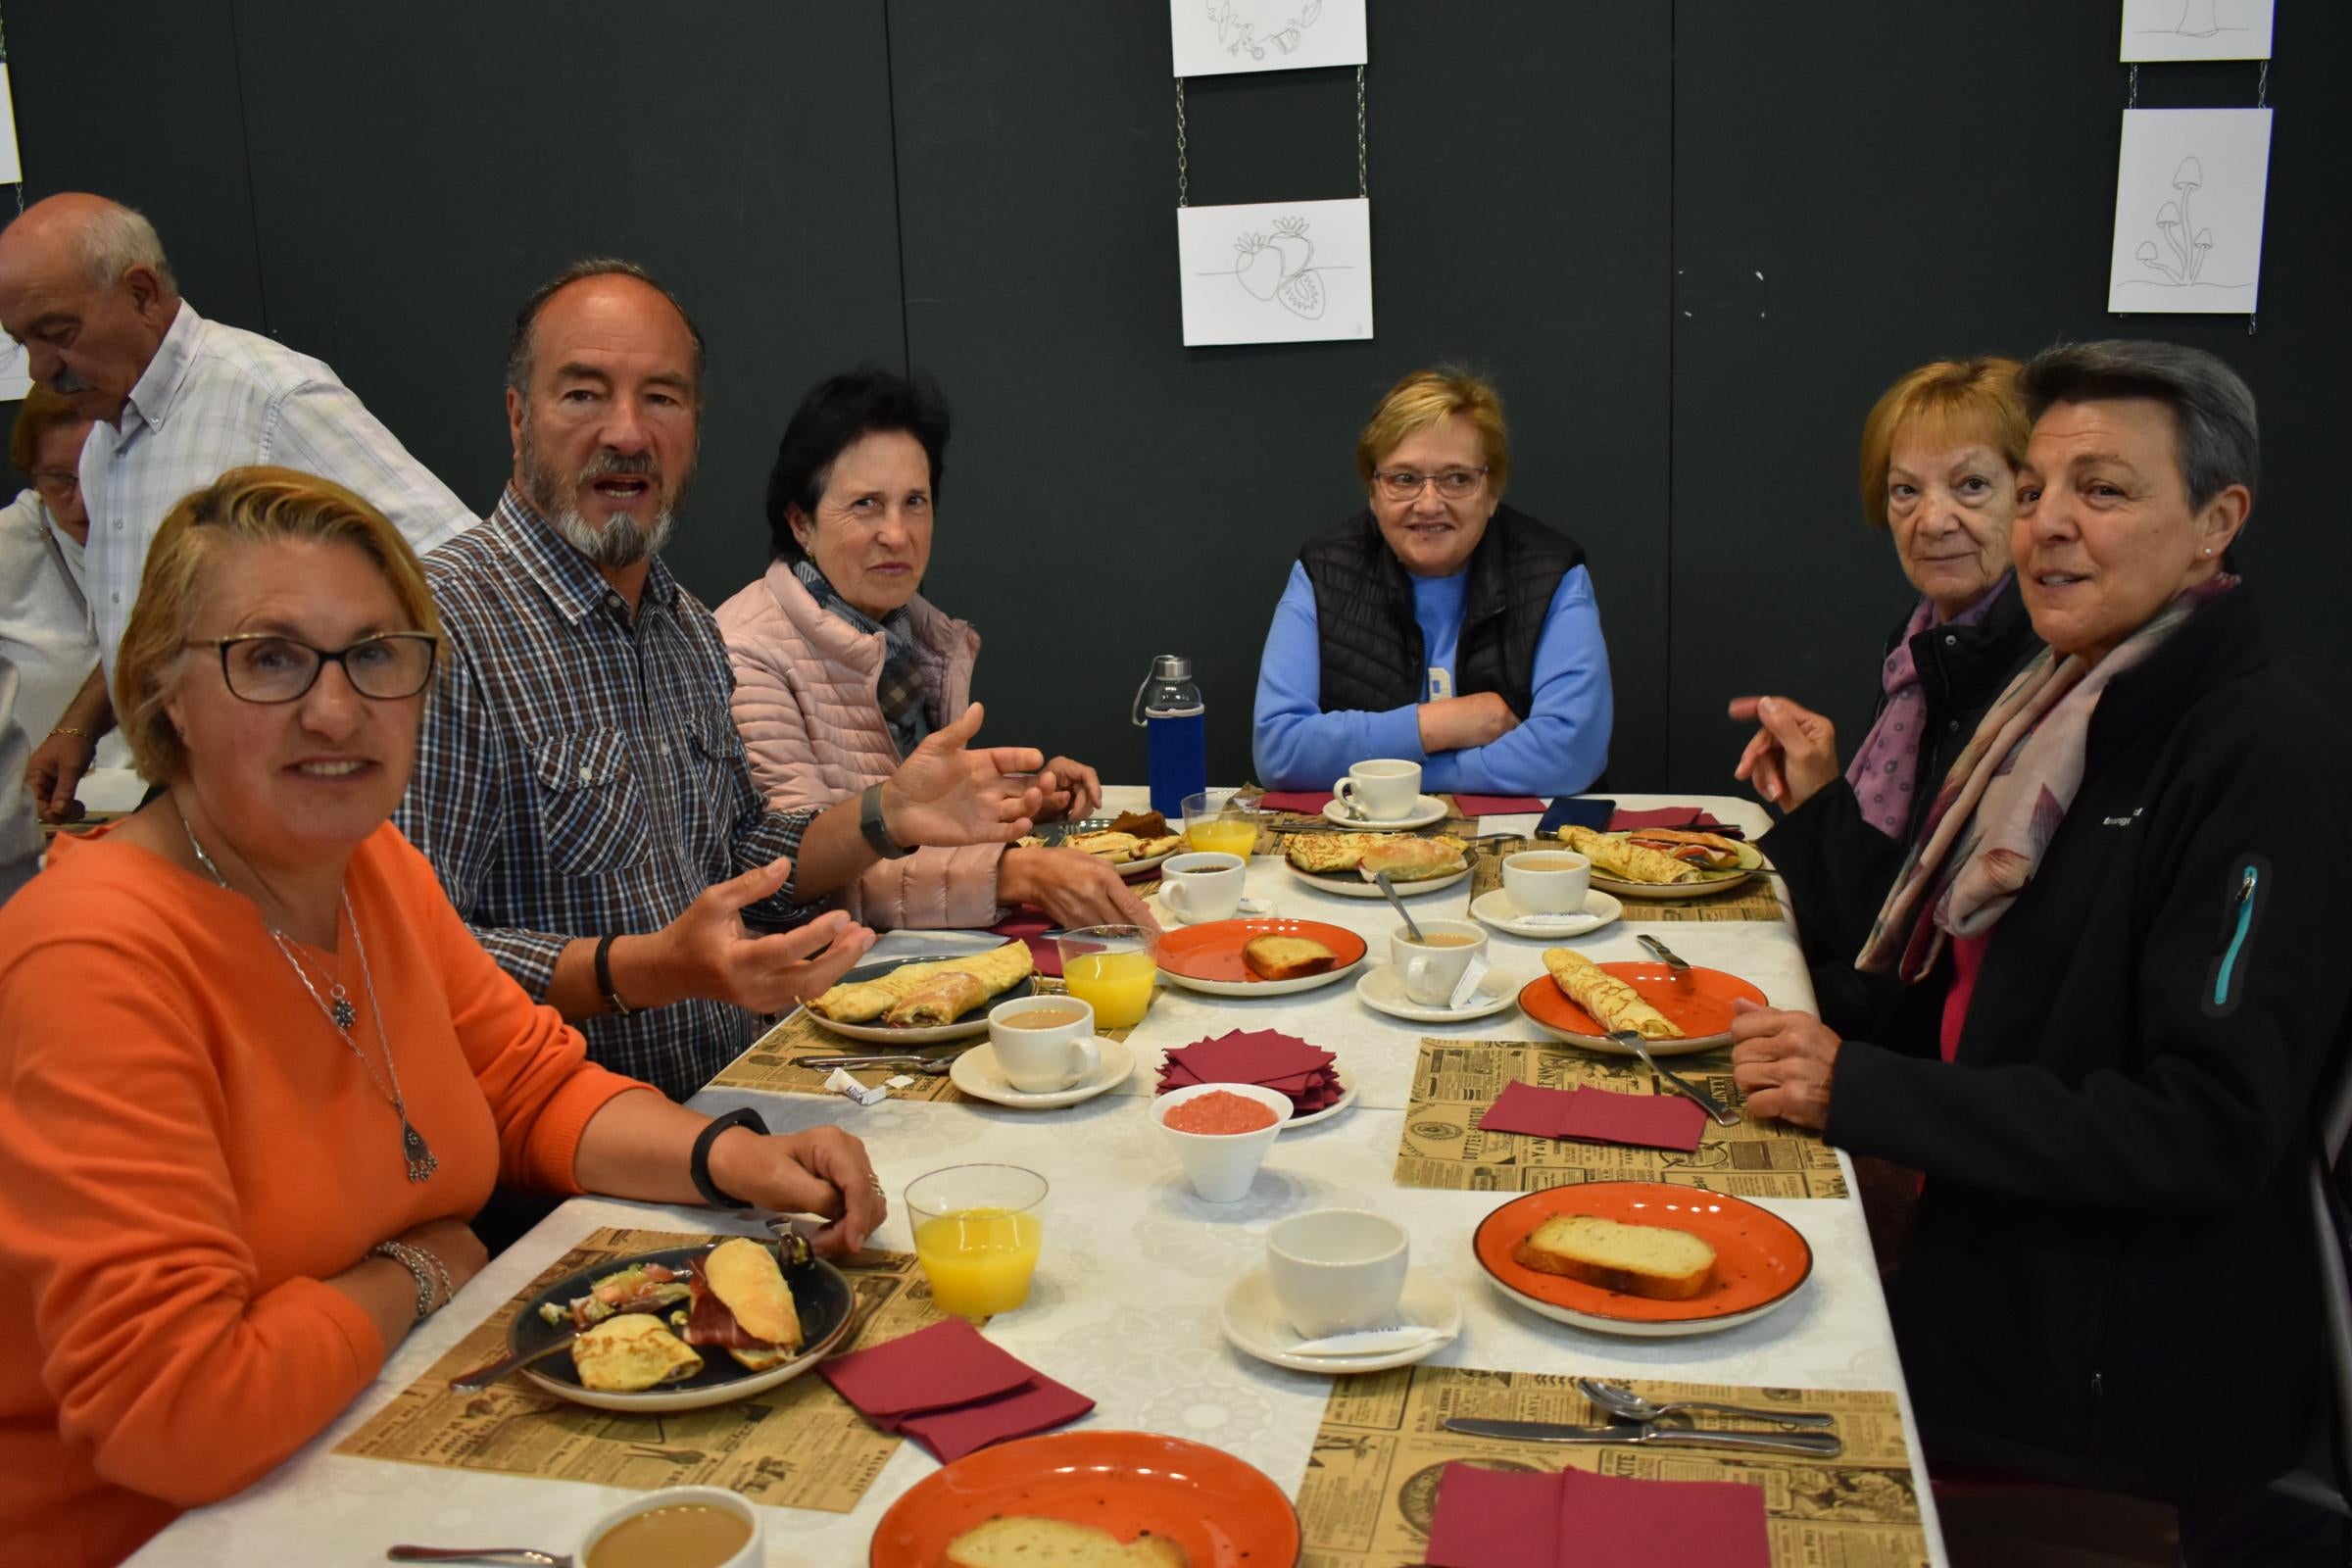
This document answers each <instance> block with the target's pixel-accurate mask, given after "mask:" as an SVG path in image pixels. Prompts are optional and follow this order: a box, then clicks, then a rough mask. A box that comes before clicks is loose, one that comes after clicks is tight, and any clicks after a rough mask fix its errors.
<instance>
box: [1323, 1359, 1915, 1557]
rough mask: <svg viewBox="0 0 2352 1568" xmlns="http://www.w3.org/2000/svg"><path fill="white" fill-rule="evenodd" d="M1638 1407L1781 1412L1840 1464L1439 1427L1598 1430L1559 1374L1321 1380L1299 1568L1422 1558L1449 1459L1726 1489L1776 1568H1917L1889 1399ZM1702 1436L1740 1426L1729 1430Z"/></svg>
mask: <svg viewBox="0 0 2352 1568" xmlns="http://www.w3.org/2000/svg"><path fill="white" fill-rule="evenodd" d="M1632 1387H1633V1388H1634V1389H1635V1390H1636V1391H1638V1392H1639V1393H1641V1394H1643V1395H1646V1396H1647V1397H1650V1398H1653V1399H1660V1398H1702V1399H1724V1400H1730V1401H1733V1402H1736V1403H1740V1404H1760V1405H1766V1406H1772V1405H1782V1404H1786V1405H1789V1406H1790V1407H1792V1408H1796V1409H1804V1410H1820V1411H1827V1412H1829V1413H1830V1414H1832V1415H1834V1416H1836V1417H1837V1421H1838V1425H1837V1432H1838V1436H1839V1437H1840V1438H1842V1439H1844V1440H1845V1451H1844V1452H1843V1453H1841V1454H1839V1455H1838V1457H1837V1458H1835V1459H1823V1458H1816V1457H1814V1456H1812V1455H1810V1454H1799V1453H1790V1454H1778V1453H1746V1452H1721V1453H1718V1452H1712V1451H1709V1450H1707V1449H1703V1448H1636V1447H1625V1448H1620V1447H1613V1446H1605V1445H1604V1446H1593V1447H1586V1446H1581V1445H1580V1446H1575V1447H1566V1446H1559V1445H1554V1444H1543V1443H1516V1442H1512V1441H1510V1440H1508V1439H1502V1438H1471V1437H1463V1436H1460V1435H1459V1434H1456V1433H1451V1432H1447V1431H1446V1430H1445V1428H1444V1427H1443V1426H1442V1425H1441V1423H1443V1422H1444V1421H1445V1420H1446V1418H1447V1417H1448V1416H1487V1417H1491V1418H1495V1419H1499V1420H1512V1421H1566V1422H1573V1423H1576V1424H1578V1425H1587V1424H1598V1423H1599V1422H1601V1421H1603V1420H1605V1419H1606V1418H1605V1417H1604V1416H1602V1414H1601V1413H1600V1412H1599V1411H1598V1410H1597V1409H1595V1408H1594V1407H1593V1404H1592V1403H1591V1402H1590V1401H1589V1400H1587V1399H1586V1398H1585V1397H1584V1396H1583V1395H1581V1394H1579V1393H1577V1392H1576V1388H1575V1385H1574V1384H1573V1383H1572V1382H1571V1381H1570V1379H1569V1378H1568V1377H1567V1376H1564V1375H1562V1376H1549V1375H1539V1374H1536V1373H1531V1372H1482V1371H1479V1370H1477V1369H1475V1368H1470V1367H1449V1366H1410V1367H1399V1368H1397V1370H1395V1371H1393V1372H1382V1373H1377V1374H1373V1375H1370V1376H1366V1377H1353V1378H1339V1379H1336V1380H1334V1382H1333V1385H1332V1391H1331V1399H1330V1402H1329V1403H1328V1404H1326V1405H1325V1406H1324V1411H1323V1424H1322V1426H1321V1428H1320V1429H1319V1430H1318V1431H1317V1432H1316V1433H1315V1442H1314V1447H1313V1449H1312V1450H1311V1451H1310V1452H1309V1454H1308V1456H1307V1461H1306V1478H1305V1480H1304V1481H1303V1482H1301V1483H1300V1484H1299V1524H1300V1526H1301V1527H1302V1528H1303V1530H1304V1533H1305V1536H1306V1551H1305V1554H1304V1555H1303V1556H1302V1557H1301V1558H1300V1559H1299V1561H1300V1564H1301V1565H1302V1568H1407V1565H1409V1564H1415V1563H1419V1562H1420V1561H1421V1560H1422V1556H1423V1553H1424V1552H1425V1551H1426V1550H1427V1548H1428V1545H1429V1527H1430V1521H1431V1519H1432V1517H1433V1516H1434V1514H1435V1511H1436V1506H1437V1495H1438V1478H1439V1477H1440V1476H1441V1475H1442V1474H1443V1473H1444V1470H1445V1467H1446V1465H1447V1464H1448V1463H1451V1462H1453V1461H1455V1460H1467V1461H1469V1462H1471V1463H1475V1464H1483V1465H1488V1466H1491V1467H1492V1468H1495V1469H1497V1470H1544V1471H1555V1472H1556V1471H1559V1470H1562V1469H1565V1468H1567V1467H1568V1466H1570V1465H1574V1466H1575V1467H1577V1468H1578V1469H1580V1470H1590V1471H1594V1472H1597V1473H1599V1474H1601V1475H1607V1476H1620V1477H1635V1478H1638V1479H1642V1480H1651V1481H1738V1482H1744V1483H1746V1484H1747V1485H1749V1486H1756V1487H1761V1488H1763V1489H1764V1515H1765V1520H1766V1529H1767V1531H1768V1532H1769V1534H1770V1537H1771V1542H1772V1560H1773V1562H1774V1563H1775V1564H1776V1565H1778V1568H1825V1565H1836V1568H1925V1565H1926V1563H1927V1561H1928V1537H1927V1529H1926V1526H1925V1525H1924V1524H1923V1523H1922V1522H1921V1520H1920V1515H1919V1497H1918V1495H1917V1492H1916V1490H1915V1487H1914V1484H1913V1481H1912V1473H1911V1456H1910V1451H1909V1449H1908V1448H1907V1447H1906V1446H1905V1445H1904V1443H1903V1419H1902V1414H1901V1411H1900V1410H1899V1408H1898V1407H1897V1405H1896V1403H1895V1397H1894V1396H1893V1395H1891V1394H1882V1393H1876V1392H1866V1391H1857V1390H1829V1389H1751V1388H1740V1387H1736V1386H1733V1385H1729V1384H1698V1383H1662V1382H1649V1381H1646V1380H1644V1381H1636V1382H1634V1383H1633V1385H1632ZM1702 1424H1704V1425H1707V1426H1743V1425H1752V1424H1753V1423H1750V1422H1747V1421H1745V1420H1744V1419H1742V1418H1740V1417H1728V1418H1727V1417H1716V1416H1709V1417H1706V1418H1704V1420H1703V1423H1702Z"/></svg>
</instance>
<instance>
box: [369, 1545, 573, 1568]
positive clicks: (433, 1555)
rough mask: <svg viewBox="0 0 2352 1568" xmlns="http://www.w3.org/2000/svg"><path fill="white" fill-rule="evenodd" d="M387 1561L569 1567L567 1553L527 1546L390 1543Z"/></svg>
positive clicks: (517, 1566) (528, 1567) (530, 1567)
mask: <svg viewBox="0 0 2352 1568" xmlns="http://www.w3.org/2000/svg"><path fill="white" fill-rule="evenodd" d="M384 1558H385V1560H386V1561H387V1562H487V1563H497V1564H504V1565H506V1568H571V1553H569V1552H567V1551H539V1550H536V1549H535V1548H533V1547H530V1546H391V1547H387V1548H386V1549H385V1551H384Z"/></svg>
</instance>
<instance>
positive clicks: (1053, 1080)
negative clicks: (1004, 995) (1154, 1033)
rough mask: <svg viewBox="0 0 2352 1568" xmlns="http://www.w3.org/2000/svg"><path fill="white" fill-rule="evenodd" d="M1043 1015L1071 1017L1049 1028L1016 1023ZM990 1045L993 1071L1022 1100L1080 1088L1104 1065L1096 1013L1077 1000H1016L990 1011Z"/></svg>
mask: <svg viewBox="0 0 2352 1568" xmlns="http://www.w3.org/2000/svg"><path fill="white" fill-rule="evenodd" d="M1041 1012H1069V1013H1075V1014H1076V1016H1075V1017H1071V1018H1067V1019H1063V1020H1060V1021H1057V1022H1054V1023H1050V1024H1043V1025H1040V1024H1034V1023H1030V1024H1024V1023H1020V1022H1017V1021H1015V1020H1017V1019H1020V1018H1022V1017H1024V1016H1026V1015H1031V1014H1036V1013H1041ZM988 1043H989V1046H990V1048H991V1049H992V1050H994V1051H995V1052H996V1054H997V1066H998V1067H999V1068H1000V1069H1001V1070H1002V1071H1003V1072H1004V1074H1005V1079H1006V1080H1007V1081H1008V1082H1010V1083H1011V1085H1012V1087H1013V1088H1015V1089H1018V1090H1020V1091H1021V1092H1022V1093H1023V1094H1028V1095H1044V1094H1051V1093H1053V1092H1054V1090H1056V1089H1067V1088H1069V1087H1070V1086H1071V1085H1073V1084H1077V1083H1083V1082H1085V1081H1086V1079H1087V1078H1089V1077H1090V1076H1092V1075H1093V1073H1094V1071H1095V1069H1096V1068H1097V1067H1099V1066H1101V1065H1102V1064H1103V1048H1102V1047H1101V1046H1099V1045H1097V1044H1096V1043H1095V1009H1094V1006H1093V1005H1092V1004H1090V1003H1085V1002H1081V1001H1079V1000H1078V999H1077V998H1076V997H1016V998H1014V999H1013V1000H1012V1001H1010V1002H1000V1003H998V1004H997V1005H995V1006H993V1007H991V1008H989V1010H988Z"/></svg>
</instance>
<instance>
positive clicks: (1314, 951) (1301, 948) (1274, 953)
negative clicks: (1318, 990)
mask: <svg viewBox="0 0 2352 1568" xmlns="http://www.w3.org/2000/svg"><path fill="white" fill-rule="evenodd" d="M1339 961H1340V956H1339V955H1338V954H1336V953H1334V952H1332V951H1331V950H1330V949H1329V948H1327V947H1325V946H1324V945H1323V944H1322V943H1320V942H1309V941H1308V940H1307V939H1306V938H1304V937H1251V938H1250V940H1249V941H1247V942H1245V943H1243V944H1242V964H1243V966H1244V967H1245V968H1247V969H1248V970H1249V971H1250V973H1251V974H1253V975H1255V976H1257V977H1258V978H1259V979H1260V980H1296V979H1298V978H1299V976H1301V975H1309V974H1321V973H1323V971H1324V970H1326V969H1329V968H1331V967H1332V966H1333V965H1334V964H1336V963H1338V962H1339Z"/></svg>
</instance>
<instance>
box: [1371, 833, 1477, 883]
mask: <svg viewBox="0 0 2352 1568" xmlns="http://www.w3.org/2000/svg"><path fill="white" fill-rule="evenodd" d="M1356 864H1357V867H1358V868H1359V869H1360V870H1363V871H1367V872H1371V871H1386V872H1388V873H1389V875H1390V876H1391V877H1393V878H1394V879H1396V880H1397V881H1398V882H1421V881H1426V880H1428V879H1429V878H1431V877H1438V876H1444V875H1445V874H1446V872H1448V871H1458V870H1460V869H1461V866H1462V841H1461V840H1460V839H1448V838H1436V839H1390V840H1389V841H1388V842H1386V843H1384V844H1374V845H1370V846H1367V847H1366V848H1365V850H1364V852H1363V855H1362V856H1361V858H1359V859H1358V860H1357V861H1356Z"/></svg>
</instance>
